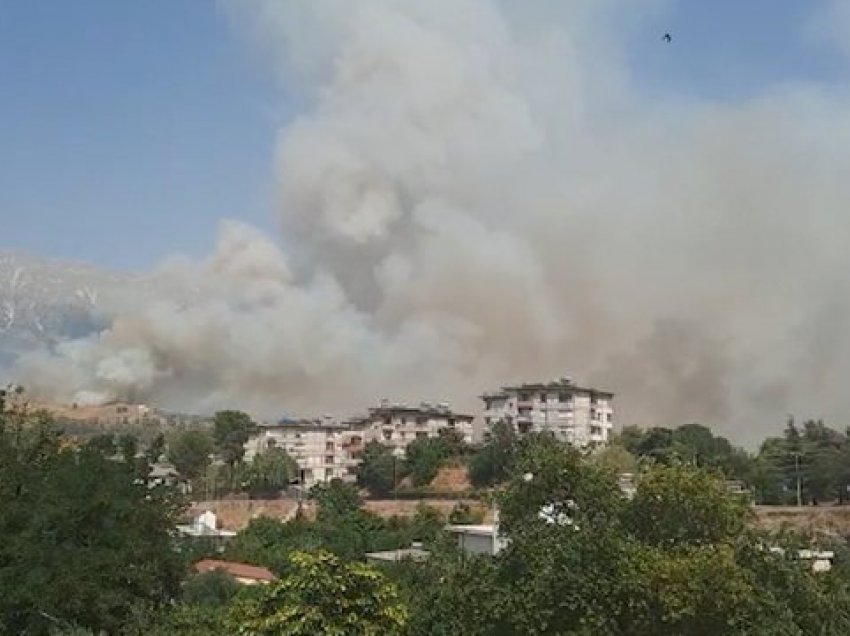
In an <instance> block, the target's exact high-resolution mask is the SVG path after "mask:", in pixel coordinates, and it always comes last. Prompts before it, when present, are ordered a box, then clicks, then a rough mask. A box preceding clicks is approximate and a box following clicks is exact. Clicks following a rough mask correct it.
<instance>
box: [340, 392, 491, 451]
mask: <svg viewBox="0 0 850 636" xmlns="http://www.w3.org/2000/svg"><path fill="white" fill-rule="evenodd" d="M473 419H475V417H474V416H473V415H464V414H462V413H455V412H454V411H452V409H451V407H450V406H449V404H448V403H446V402H442V403H439V404H431V403H428V402H422V403H421V404H420V405H419V406H408V405H406V404H390V403H389V402H388V401H386V400H383V401H382V402H381V404H380V405H379V406H377V407H374V408H370V409H369V412H368V414H367V415H365V416H362V417H355V418H352V419H351V420H349V421H348V422H346V427H347V428H348V429H350V430H351V431H362V437H363V441H364V442H365V443H368V442H371V441H377V442H380V443H381V444H385V445H386V446H390V447H392V448H393V449H400V450H402V451H403V450H404V449H405V448H407V445H408V444H409V443H410V442H412V441H413V440H415V439H421V438H429V437H438V436H439V435H440V431H442V430H443V429H446V430H455V431H457V432H458V433H460V435H461V436H462V438H463V440H464V441H465V442H466V443H467V444H471V443H472V434H473V429H472V421H473Z"/></svg>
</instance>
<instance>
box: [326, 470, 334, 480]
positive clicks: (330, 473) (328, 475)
mask: <svg viewBox="0 0 850 636" xmlns="http://www.w3.org/2000/svg"><path fill="white" fill-rule="evenodd" d="M333 476H334V469H333V468H325V479H333Z"/></svg>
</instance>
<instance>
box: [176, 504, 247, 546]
mask: <svg viewBox="0 0 850 636" xmlns="http://www.w3.org/2000/svg"><path fill="white" fill-rule="evenodd" d="M177 531H178V532H179V533H180V534H181V535H183V536H186V537H219V538H222V539H229V538H230V537H235V536H236V533H235V532H233V531H232V530H222V529H220V528H219V527H218V517H216V515H215V513H214V512H213V511H212V510H206V511H204V512H203V513H201V514H200V515H198V516H197V517H195V518H194V519H193V520H192V523H190V524H182V525H178V526H177Z"/></svg>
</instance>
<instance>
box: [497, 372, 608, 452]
mask: <svg viewBox="0 0 850 636" xmlns="http://www.w3.org/2000/svg"><path fill="white" fill-rule="evenodd" d="M613 398H614V394H613V393H610V392H608V391H602V390H599V389H590V388H584V387H580V386H578V385H576V384H575V383H574V382H573V381H572V380H571V379H569V378H561V379H559V380H555V381H552V382H535V383H527V384H518V385H514V386H504V387H502V388H501V389H499V390H498V391H493V392H489V393H485V394H484V395H482V396H481V399H482V400H483V401H484V413H483V419H484V431H485V436H486V435H487V433H488V432H489V431H490V429H491V428H492V426H493V425H494V424H495V423H496V422H499V421H503V422H507V423H508V424H510V425H512V426H513V427H514V428H515V430H516V431H517V432H518V433H519V434H523V433H528V432H532V431H534V432H540V431H549V432H551V433H552V434H554V435H555V437H556V438H557V439H559V440H561V441H565V442H568V443H570V444H573V445H575V446H579V447H587V446H598V445H602V444H605V443H606V442H607V441H608V438H609V436H610V433H611V430H612V428H613V426H614V411H613V406H612V401H613Z"/></svg>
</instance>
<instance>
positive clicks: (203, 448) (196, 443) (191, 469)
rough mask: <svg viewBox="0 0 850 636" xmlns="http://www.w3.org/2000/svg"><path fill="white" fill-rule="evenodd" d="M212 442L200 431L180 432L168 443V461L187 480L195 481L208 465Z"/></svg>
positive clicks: (207, 435) (212, 446) (205, 433)
mask: <svg viewBox="0 0 850 636" xmlns="http://www.w3.org/2000/svg"><path fill="white" fill-rule="evenodd" d="M213 448H214V445H213V440H212V437H211V436H210V434H209V433H207V432H206V431H202V430H187V431H180V432H179V433H176V434H175V435H173V436H172V437H171V439H170V440H169V442H168V453H167V455H168V461H170V462H171V463H172V464H174V467H175V468H176V469H177V471H178V472H179V473H180V474H181V475H183V476H184V477H186V478H188V479H197V478H198V477H200V476H201V475H202V474H204V471H205V470H206V469H207V466H209V464H210V455H212V452H213Z"/></svg>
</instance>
